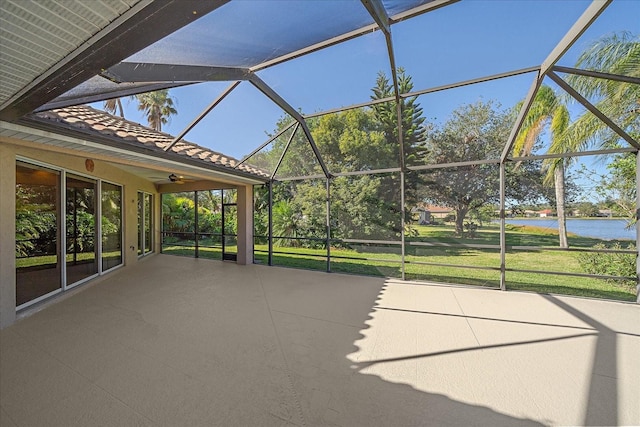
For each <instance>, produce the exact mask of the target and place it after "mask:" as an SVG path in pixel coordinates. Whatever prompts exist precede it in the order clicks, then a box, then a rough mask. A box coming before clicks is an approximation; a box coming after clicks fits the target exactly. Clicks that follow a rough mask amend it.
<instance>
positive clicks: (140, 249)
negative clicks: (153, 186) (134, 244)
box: [138, 191, 144, 256]
mask: <svg viewBox="0 0 640 427" xmlns="http://www.w3.org/2000/svg"><path fill="white" fill-rule="evenodd" d="M142 218H144V193H142V192H140V191H138V256H140V255H142V254H143V251H144V226H143V223H142Z"/></svg>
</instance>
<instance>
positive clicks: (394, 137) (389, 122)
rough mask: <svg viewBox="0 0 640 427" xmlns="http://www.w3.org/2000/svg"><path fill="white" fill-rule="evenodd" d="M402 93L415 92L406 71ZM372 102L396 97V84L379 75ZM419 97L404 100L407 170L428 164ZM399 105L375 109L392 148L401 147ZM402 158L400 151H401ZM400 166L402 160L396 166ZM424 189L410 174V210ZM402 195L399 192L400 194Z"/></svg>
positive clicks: (402, 73) (400, 72) (402, 76)
mask: <svg viewBox="0 0 640 427" xmlns="http://www.w3.org/2000/svg"><path fill="white" fill-rule="evenodd" d="M398 89H399V91H400V93H401V94H403V93H409V92H411V91H412V90H413V81H412V80H411V76H409V75H407V74H406V73H405V70H404V69H403V68H398ZM372 91H373V94H372V95H371V99H372V100H374V101H375V100H379V99H384V98H389V97H392V98H393V97H394V96H395V92H394V88H393V84H392V83H391V82H390V81H389V79H388V78H387V76H386V75H385V73H384V72H382V71H381V72H379V73H378V77H377V79H376V85H375V86H374V87H373V89H372ZM417 99H418V97H417V96H412V97H409V98H402V99H401V101H400V102H401V107H402V110H401V111H402V145H403V153H404V164H405V166H412V165H418V164H423V163H424V157H425V155H426V153H427V149H426V146H425V141H426V131H427V130H426V127H425V126H424V121H425V119H424V117H423V116H422V108H421V107H420V104H419V103H418V102H417ZM396 105H397V104H396V102H395V100H394V101H389V102H383V103H379V104H374V105H373V106H372V107H371V108H372V109H373V111H374V114H375V116H376V118H377V120H378V122H379V123H380V126H381V127H382V129H381V130H382V131H383V132H384V135H385V138H386V140H387V142H388V143H389V144H393V145H396V146H397V145H398V114H397V110H396ZM398 155H400V150H398ZM394 163H395V164H396V165H397V166H400V164H401V162H400V158H398V159H397V160H396V161H395V162H394ZM419 185H420V175H419V174H407V175H406V176H405V203H406V205H407V206H412V205H415V203H416V202H417V189H418V186H419ZM397 191H399V189H398V190H397Z"/></svg>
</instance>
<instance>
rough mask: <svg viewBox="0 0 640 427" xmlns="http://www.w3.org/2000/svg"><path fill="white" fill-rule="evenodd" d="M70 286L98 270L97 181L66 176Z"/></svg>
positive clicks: (68, 276) (68, 273)
mask: <svg viewBox="0 0 640 427" xmlns="http://www.w3.org/2000/svg"><path fill="white" fill-rule="evenodd" d="M66 183H67V186H66V207H67V211H66V231H67V232H66V241H67V257H66V258H67V259H66V262H67V285H71V284H73V283H76V282H79V281H81V280H83V279H86V278H87V277H91V276H93V275H95V274H97V273H98V256H97V250H98V248H97V244H96V242H97V238H96V237H97V230H98V227H97V211H96V193H97V183H96V181H94V180H91V179H88V178H82V177H77V176H73V175H69V174H68V175H67V179H66Z"/></svg>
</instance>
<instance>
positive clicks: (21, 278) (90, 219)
mask: <svg viewBox="0 0 640 427" xmlns="http://www.w3.org/2000/svg"><path fill="white" fill-rule="evenodd" d="M150 197H151V195H149V198H150ZM122 218H123V192H122V187H121V186H119V185H116V184H111V183H108V182H104V181H100V180H97V179H92V178H88V177H83V176H80V175H75V174H71V173H65V171H64V170H62V169H60V170H56V169H55V168H54V167H53V166H47V165H44V164H32V163H30V162H27V161H26V160H25V161H22V160H21V161H18V162H17V163H16V232H15V236H16V251H15V255H16V307H17V308H24V307H26V306H28V305H31V304H33V303H35V302H38V301H40V300H42V299H44V298H47V297H49V296H51V295H53V294H55V293H57V292H61V291H64V290H65V289H67V288H70V287H73V286H75V285H78V284H80V283H82V282H84V281H86V280H87V279H89V278H91V277H94V276H97V275H98V274H100V273H102V272H105V271H107V270H110V269H112V268H114V267H117V266H119V265H122V263H123V255H124V254H123V250H122V241H123V240H122V238H123V234H122V233H123V227H122V225H123V220H122ZM146 218H147V220H146V221H144V223H145V224H146V225H145V226H144V227H145V229H146V228H149V232H148V236H149V238H150V236H151V231H150V227H151V214H150V206H149V214H148V215H146ZM63 221H64V222H63ZM63 236H64V238H63Z"/></svg>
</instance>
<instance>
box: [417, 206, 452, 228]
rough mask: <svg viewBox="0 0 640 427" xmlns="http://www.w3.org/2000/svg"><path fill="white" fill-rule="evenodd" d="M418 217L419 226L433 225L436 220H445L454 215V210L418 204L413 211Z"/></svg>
mask: <svg viewBox="0 0 640 427" xmlns="http://www.w3.org/2000/svg"><path fill="white" fill-rule="evenodd" d="M411 213H413V214H414V215H415V216H417V217H418V218H417V221H418V224H422V225H425V224H431V222H433V220H434V219H444V218H446V217H447V216H449V215H451V214H452V213H453V209H451V208H448V207H444V206H434V205H427V204H426V203H418V205H417V206H416V207H415V208H413V209H412V210H411Z"/></svg>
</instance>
